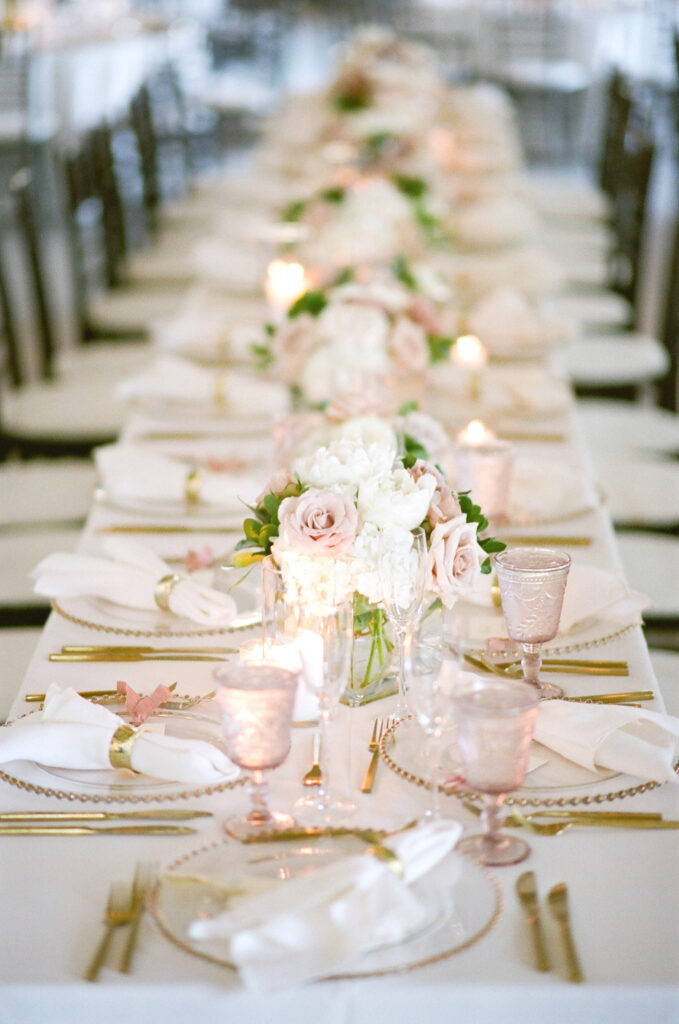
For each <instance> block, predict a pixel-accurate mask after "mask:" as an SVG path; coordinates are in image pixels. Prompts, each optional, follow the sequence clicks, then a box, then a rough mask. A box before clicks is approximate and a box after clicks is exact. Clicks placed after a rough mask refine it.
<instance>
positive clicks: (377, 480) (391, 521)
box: [358, 469, 436, 530]
mask: <svg viewBox="0 0 679 1024" xmlns="http://www.w3.org/2000/svg"><path fill="white" fill-rule="evenodd" d="M435 490H436V480H435V479H434V477H433V476H432V475H431V474H430V473H424V474H423V475H422V476H421V477H420V478H419V479H418V480H414V479H413V477H412V476H411V474H410V473H409V472H408V470H407V469H395V470H393V471H392V472H391V473H384V474H382V475H381V476H375V475H373V476H369V477H366V478H365V479H364V480H363V481H362V482H361V484H360V486H359V489H358V511H359V512H360V514H361V516H362V517H363V519H364V520H365V521H367V522H371V523H376V524H377V525H378V526H381V527H400V528H401V529H403V530H414V529H415V527H416V526H419V525H420V523H421V522H422V520H423V519H425V518H426V516H427V512H428V509H429V504H430V502H431V499H432V496H433V494H434V491H435Z"/></svg>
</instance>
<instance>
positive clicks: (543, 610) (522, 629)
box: [495, 548, 571, 697]
mask: <svg viewBox="0 0 679 1024" xmlns="http://www.w3.org/2000/svg"><path fill="white" fill-rule="evenodd" d="M570 564H571V558H570V555H567V554H566V553H565V551H553V550H552V549H551V548H508V549H507V550H506V551H501V552H500V554H499V555H496V557H495V571H496V573H497V581H498V584H499V586H500V598H501V600H502V613H503V615H504V617H505V625H506V626H507V633H508V634H509V637H510V639H512V640H515V641H516V642H517V643H519V644H521V650H522V652H523V656H522V658H521V667H522V669H523V678H524V679H525V681H526V682H527V683H530V684H531V685H532V686H534V687H536V689H537V690H538V691H539V693H540V696H541V697H563V690H562V689H561V687H560V686H555V685H554V684H553V683H545V682H542V681H541V680H540V666H541V664H542V655H541V651H542V645H543V643H545V642H546V641H547V640H553V639H554V637H555V636H556V634H557V632H558V629H559V619H560V618H561V606H562V605H563V596H564V593H565V591H566V580H567V577H568V570H569V568H570Z"/></svg>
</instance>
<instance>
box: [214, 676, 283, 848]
mask: <svg viewBox="0 0 679 1024" xmlns="http://www.w3.org/2000/svg"><path fill="white" fill-rule="evenodd" d="M215 679H216V680H217V683H218V688H217V701H218V703H219V705H220V708H221V713H222V726H223V733H224V744H225V748H226V753H227V754H228V756H229V757H230V758H231V760H232V761H233V762H234V764H237V765H238V766H239V767H240V768H244V769H245V770H246V771H249V772H250V773H251V778H252V784H251V788H250V797H251V807H250V810H249V811H248V812H247V813H246V814H244V815H241V816H239V817H233V818H229V819H227V820H226V821H225V822H224V828H225V830H226V831H227V832H228V833H229V835H232V836H235V837H236V838H237V839H243V838H246V837H248V836H253V835H258V834H260V833H262V832H274V831H276V830H278V829H284V828H291V827H292V826H293V825H294V824H295V820H294V818H292V817H290V815H288V814H282V813H281V812H279V811H271V810H270V809H269V806H268V800H267V787H266V785H265V783H264V772H265V771H270V770H271V769H273V768H278V766H279V765H281V764H283V761H285V759H286V757H287V756H288V754H289V752H290V729H291V726H292V711H293V707H294V703H295V694H296V692H297V684H298V681H299V674H298V673H296V672H292V671H289V670H288V669H284V668H278V667H272V666H266V665H248V664H245V663H243V662H234V663H233V664H229V665H225V666H224V667H223V668H220V669H217V671H216V672H215Z"/></svg>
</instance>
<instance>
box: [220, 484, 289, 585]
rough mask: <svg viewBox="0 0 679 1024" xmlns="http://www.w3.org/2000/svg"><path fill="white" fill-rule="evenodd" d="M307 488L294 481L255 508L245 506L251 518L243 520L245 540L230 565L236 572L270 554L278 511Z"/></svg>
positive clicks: (241, 541) (262, 500)
mask: <svg viewBox="0 0 679 1024" xmlns="http://www.w3.org/2000/svg"><path fill="white" fill-rule="evenodd" d="M306 490H307V488H306V487H305V485H304V484H302V482H301V480H300V479H299V478H297V479H296V480H294V481H292V482H291V483H289V484H288V485H287V487H285V488H284V490H282V491H281V493H280V494H274V492H273V491H269V492H268V493H267V494H265V495H264V497H263V498H262V499H261V501H260V502H259V503H258V504H257V505H248V506H247V507H248V508H249V509H250V511H251V512H252V516H248V517H247V518H246V519H244V520H243V533H244V534H245V536H244V537H243V538H242V539H241V540H239V541H238V543H237V544H236V548H235V550H236V554H235V555H234V556H233V564H234V565H235V566H236V567H237V568H239V569H246V568H248V567H249V566H251V565H252V564H253V563H254V562H261V560H262V559H263V558H266V556H267V555H270V554H271V548H272V545H273V542H274V540H275V539H276V537H277V536H278V532H279V530H280V521H279V518H278V511H279V509H280V507H281V502H282V501H283V500H284V499H285V498H298V497H299V495H300V494H303V493H304V492H305V491H306Z"/></svg>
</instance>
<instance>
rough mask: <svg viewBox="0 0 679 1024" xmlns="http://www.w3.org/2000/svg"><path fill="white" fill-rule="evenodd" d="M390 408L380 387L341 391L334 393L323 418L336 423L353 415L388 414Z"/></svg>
mask: <svg viewBox="0 0 679 1024" xmlns="http://www.w3.org/2000/svg"><path fill="white" fill-rule="evenodd" d="M390 412H391V409H390V407H389V405H388V403H387V401H386V399H385V396H384V395H383V394H382V392H381V391H380V389H378V388H375V389H373V390H370V388H365V389H363V390H361V391H342V392H341V394H338V395H335V396H334V398H333V399H332V401H331V402H330V404H329V405H328V406H327V408H326V410H325V418H326V419H328V420H330V421H331V422H332V421H334V422H336V423H343V422H344V420H348V419H352V418H353V417H355V416H388V415H389V413H390Z"/></svg>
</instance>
